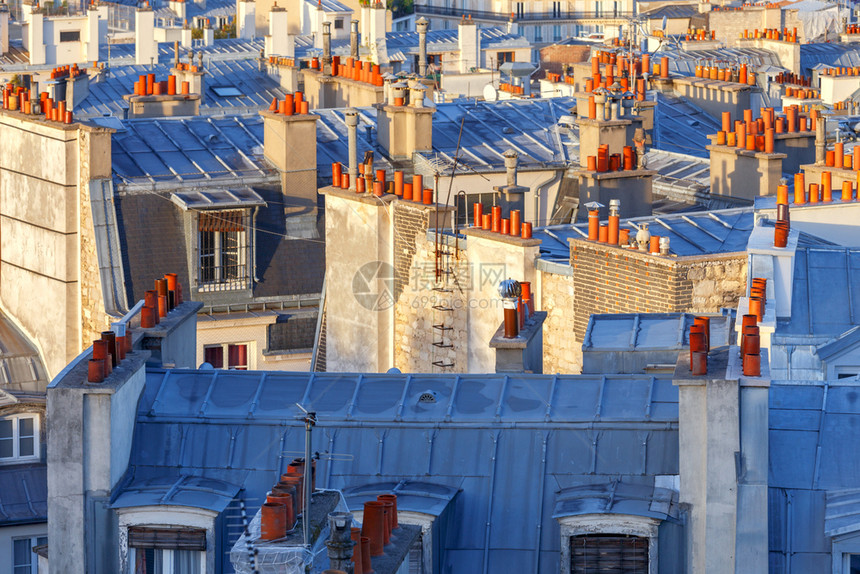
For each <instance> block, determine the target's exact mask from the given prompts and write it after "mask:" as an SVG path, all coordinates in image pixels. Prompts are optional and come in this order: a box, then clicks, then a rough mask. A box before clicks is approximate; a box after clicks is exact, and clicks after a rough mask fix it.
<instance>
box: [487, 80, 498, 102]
mask: <svg viewBox="0 0 860 574" xmlns="http://www.w3.org/2000/svg"><path fill="white" fill-rule="evenodd" d="M484 99H485V100H487V101H488V102H495V101H496V100H498V99H499V92H497V91H496V88H494V87H493V84H487V85H486V86H484Z"/></svg>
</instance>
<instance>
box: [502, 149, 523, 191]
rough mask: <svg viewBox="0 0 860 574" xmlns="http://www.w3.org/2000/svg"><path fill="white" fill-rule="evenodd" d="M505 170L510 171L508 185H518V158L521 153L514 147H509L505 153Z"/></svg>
mask: <svg viewBox="0 0 860 574" xmlns="http://www.w3.org/2000/svg"><path fill="white" fill-rule="evenodd" d="M503 155H504V156H505V170H506V171H507V172H508V187H516V185H517V163H519V162H518V160H517V158H518V157H519V154H518V153H517V152H515V151H514V150H512V149H509V150H508V151H506V152H505V153H504V154H503Z"/></svg>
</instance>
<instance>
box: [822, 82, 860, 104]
mask: <svg viewBox="0 0 860 574" xmlns="http://www.w3.org/2000/svg"><path fill="white" fill-rule="evenodd" d="M819 83H820V86H821V99H822V100H823V101H824V103H825V104H831V105H832V104H834V103H836V102H841V101H844V100H846V99H848V98H849V97H851V94H853V93H854V92H855V91H857V88H860V78H858V77H857V76H821V75H819Z"/></svg>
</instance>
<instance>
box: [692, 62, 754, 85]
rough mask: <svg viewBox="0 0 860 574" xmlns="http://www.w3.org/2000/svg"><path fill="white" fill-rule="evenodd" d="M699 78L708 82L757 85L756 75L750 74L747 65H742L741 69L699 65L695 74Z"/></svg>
mask: <svg viewBox="0 0 860 574" xmlns="http://www.w3.org/2000/svg"><path fill="white" fill-rule="evenodd" d="M694 75H695V77H697V78H706V79H708V80H719V81H720V82H734V83H736V84H748V85H749V84H755V74H751V73H749V71H748V70H747V65H746V64H741V65H740V67H739V68H735V67H732V66H726V67H719V66H705V65H701V64H700V65H697V66H696V71H695V73H694Z"/></svg>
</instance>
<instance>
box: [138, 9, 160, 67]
mask: <svg viewBox="0 0 860 574" xmlns="http://www.w3.org/2000/svg"><path fill="white" fill-rule="evenodd" d="M134 63H135V64H137V65H138V66H150V65H152V64H156V63H158V42H156V41H155V13H154V12H153V11H152V8H150V7H149V3H146V4H145V5H144V6H143V7H142V8H138V9H137V11H136V12H135V13H134Z"/></svg>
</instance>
